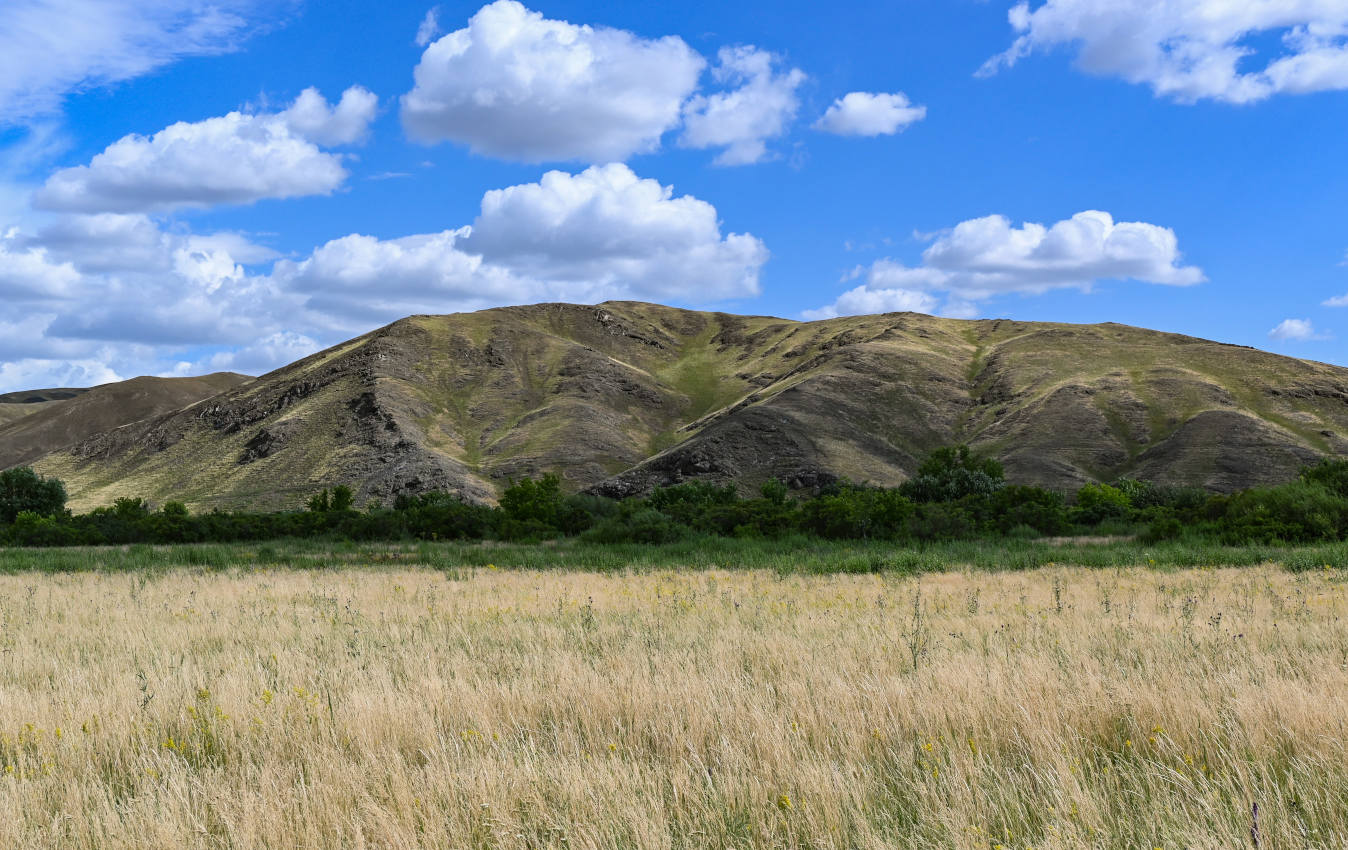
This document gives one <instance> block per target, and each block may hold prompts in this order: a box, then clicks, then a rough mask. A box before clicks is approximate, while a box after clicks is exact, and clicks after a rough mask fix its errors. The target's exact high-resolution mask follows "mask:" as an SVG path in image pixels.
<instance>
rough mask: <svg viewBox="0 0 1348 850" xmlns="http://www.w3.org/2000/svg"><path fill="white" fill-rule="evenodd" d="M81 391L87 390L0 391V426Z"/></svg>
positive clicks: (70, 397) (72, 396) (69, 397)
mask: <svg viewBox="0 0 1348 850" xmlns="http://www.w3.org/2000/svg"><path fill="white" fill-rule="evenodd" d="M83 392H87V391H86V390H82V389H72V388H68V387H67V388H62V389H49V390H24V391H22V392H14V393H0V428H3V427H4V426H6V425H8V424H9V423H11V422H14V421H16V420H19V419H22V418H23V417H25V416H28V415H29V414H33V413H37V412H38V411H39V410H42V409H43V408H45V407H50V406H51V405H53V404H58V403H60V402H62V401H67V400H69V399H72V398H74V397H75V396H77V395H79V394H80V393H83Z"/></svg>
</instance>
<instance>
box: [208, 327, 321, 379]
mask: <svg viewBox="0 0 1348 850" xmlns="http://www.w3.org/2000/svg"><path fill="white" fill-rule="evenodd" d="M322 347H323V346H321V345H320V344H319V343H318V342H317V341H315V340H312V339H310V338H309V337H307V336H305V335H304V334H297V333H292V332H289V331H282V332H278V333H274V334H272V335H270V336H268V337H265V338H263V339H261V340H259V341H257V342H256V343H253V344H252V345H247V346H244V347H243V348H239V349H235V350H233V351H221V352H218V353H216V354H213V355H211V356H210V357H209V358H205V359H203V360H200V361H198V362H196V363H193V364H189V367H188V369H187V370H186V373H187V374H192V375H199V374H202V373H203V372H240V373H242V374H244V375H262V374H265V373H267V372H270V371H272V370H273V369H276V368H279V367H281V366H286V365H289V364H291V363H294V362H295V361H296V360H301V359H303V358H305V357H308V356H309V355H310V354H313V353H314V352H316V351H319V350H320V349H322Z"/></svg>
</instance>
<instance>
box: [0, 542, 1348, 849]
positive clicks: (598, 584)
mask: <svg viewBox="0 0 1348 850" xmlns="http://www.w3.org/2000/svg"><path fill="white" fill-rule="evenodd" d="M1345 614H1348V590H1346V588H1345V583H1344V581H1343V579H1342V576H1341V575H1340V573H1339V571H1338V570H1335V569H1324V568H1323V567H1322V568H1320V569H1318V570H1307V571H1303V572H1299V573H1289V572H1286V571H1283V570H1280V569H1273V568H1269V567H1256V568H1248V569H1242V570H1235V569H1216V570H1174V571H1169V572H1158V571H1155V570H1148V569H1142V568H1125V569H1097V570H1083V569H1079V568H1070V569H1069V568H1045V569H1038V570H1032V571H1025V572H1000V573H986V572H950V573H939V574H929V575H923V576H906V575H904V574H902V573H897V572H887V573H881V574H878V575H871V574H864V575H833V576H816V575H782V574H780V573H778V572H773V571H763V570H739V571H724V570H709V571H698V572H675V571H665V570H656V569H652V570H648V571H644V572H640V573H629V572H622V571H614V572H608V573H603V574H598V573H589V572H581V571H532V570H510V569H499V568H495V565H492V566H484V567H464V568H459V569H455V570H452V571H448V572H446V571H436V570H429V569H421V568H413V569H409V568H405V567H402V566H400V565H398V564H396V563H394V564H392V565H389V564H384V565H382V566H380V567H379V568H378V569H369V568H359V567H353V568H345V569H338V570H328V571H320V570H311V571H296V570H250V571H242V570H233V569H214V570H207V569H176V570H168V571H144V570H142V571H130V572H125V573H106V572H103V573H91V572H84V573H69V574H52V575H47V574H42V573H36V572H28V573H17V574H13V575H6V576H0V665H3V666H2V667H0V671H2V672H0V847H22V848H29V847H35V848H46V847H50V848H58V847H59V848H131V847H138V848H139V847H203V848H204V847H237V848H253V847H275V848H282V847H284V848H310V847H314V848H317V847H324V848H329V847H331V848H338V847H343V848H345V847H390V848H391V847H400V848H409V847H428V848H429V847H436V848H440V847H480V848H486V847H503V848H526V847H557V848H566V847H573V848H580V847H603V848H618V847H643V848H644V847H657V848H659V847H668V848H676V847H677V848H685V847H686V848H703V847H763V848H768V847H821V848H851V847H864V848H887V847H913V848H917V847H924V848H925V847H958V848H992V847H996V846H998V845H1000V846H1002V847H1004V848H1027V847H1033V848H1053V847H1057V848H1068V847H1073V848H1075V847H1130V848H1131V847H1146V848H1151V847H1165V848H1219V847H1221V848H1230V847H1241V846H1250V844H1251V841H1252V836H1251V829H1252V828H1255V827H1256V820H1255V818H1254V816H1253V811H1254V806H1255V805H1256V804H1257V805H1258V811H1259V814H1258V818H1257V834H1258V835H1259V839H1260V841H1261V846H1263V847H1341V846H1344V845H1345V843H1348V752H1346V751H1345V750H1346V747H1345V741H1346V740H1348V737H1346V735H1348V730H1345V719H1346V718H1348V629H1346V628H1345V624H1344V621H1343V617H1344V616H1345Z"/></svg>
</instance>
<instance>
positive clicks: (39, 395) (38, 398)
mask: <svg viewBox="0 0 1348 850" xmlns="http://www.w3.org/2000/svg"><path fill="white" fill-rule="evenodd" d="M247 380H249V379H248V378H247V377H245V376H243V375H236V374H233V373H228V372H222V373H217V374H214V375H205V376H202V377H200V378H134V379H132V380H130V381H122V382H120V383H115V384H104V385H102V386H98V387H94V388H93V389H90V390H39V391H33V392H27V393H11V394H10V395H9V396H2V397H0V399H3V398H13V399H15V400H16V401H18V402H21V403H18V404H8V405H3V406H5V407H17V408H26V410H24V411H22V414H23V415H16V416H13V418H11V419H9V421H7V422H5V421H3V420H0V469H8V468H10V467H13V466H22V465H24V464H28V463H32V462H33V461H35V460H37V459H39V458H41V457H44V456H46V455H49V454H51V453H52V452H54V451H58V450H60V449H64V448H66V447H68V446H71V445H73V444H75V443H78V442H80V441H82V440H85V439H88V438H89V437H91V436H93V435H94V434H99V433H102V432H104V431H108V430H111V429H114V428H119V427H122V426H124V425H128V424H131V423H134V422H139V421H141V420H143V419H147V418H149V417H152V416H158V415H161V414H164V413H168V412H171V411H176V410H180V409H182V408H184V407H187V406H188V405H191V404H195V403H196V402H198V401H201V400H202V399H204V398H209V397H210V396H213V395H216V394H218V393H220V392H223V391H224V390H227V389H229V388H231V387H235V386H238V385H239V384H240V383H242V382H244V381H247Z"/></svg>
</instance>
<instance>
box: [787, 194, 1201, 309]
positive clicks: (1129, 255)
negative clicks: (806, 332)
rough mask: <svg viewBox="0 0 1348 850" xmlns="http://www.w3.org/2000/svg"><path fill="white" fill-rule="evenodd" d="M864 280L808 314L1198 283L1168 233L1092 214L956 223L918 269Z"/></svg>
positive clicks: (884, 269) (888, 267)
mask: <svg viewBox="0 0 1348 850" xmlns="http://www.w3.org/2000/svg"><path fill="white" fill-rule="evenodd" d="M863 275H864V277H865V279H866V280H865V283H864V284H862V286H860V287H857V288H856V289H853V290H851V291H850V292H847V293H844V295H843V296H841V297H840V298H839V299H838V300H837V301H836V302H834V303H833V304H831V305H829V306H827V307H823V308H820V310H815V311H811V313H810V315H813V316H816V317H821V316H825V315H840V314H843V313H854V312H860V310H861V308H863V307H866V306H867V305H870V304H876V303H911V304H920V303H924V302H922V301H921V299H920V298H919V296H920V295H923V294H928V293H943V294H945V296H946V298H947V304H946V312H952V313H957V314H963V315H967V314H969V313H970V312H972V309H973V308H972V306H971V305H972V304H973V303H974V302H977V301H982V300H985V299H987V298H990V297H993V296H995V295H998V294H1003V293H1011V292H1017V293H1022V294H1040V293H1043V292H1047V291H1049V290H1051V289H1063V288H1076V289H1081V290H1083V291H1089V289H1090V288H1091V286H1092V285H1093V284H1094V283H1095V282H1096V281H1100V280H1140V281H1145V282H1147V283H1158V284H1165V285H1170V286H1189V285H1192V284H1196V283H1200V282H1202V281H1203V280H1204V277H1203V272H1202V271H1201V270H1200V269H1199V268H1197V267H1195V266H1183V265H1180V253H1179V246H1178V241H1177V240H1176V238H1175V233H1174V231H1172V230H1170V229H1169V228H1165V227H1159V226H1157V225H1154V224H1147V223H1145V222H1115V221H1114V218H1113V216H1111V215H1110V214H1109V213H1106V212H1100V211H1098V210H1087V211H1085V212H1080V213H1077V214H1076V215H1074V216H1072V217H1071V218H1070V219H1067V220H1065V221H1059V222H1057V223H1056V224H1054V225H1053V226H1052V227H1045V226H1044V225H1042V224H1035V223H1031V222H1027V223H1025V224H1023V225H1021V226H1020V227H1018V228H1017V227H1013V226H1012V224H1011V222H1010V221H1009V220H1008V219H1006V218H1005V217H1004V216H1000V215H992V216H987V217H985V218H975V219H970V220H969V221H964V222H961V223H960V224H958V225H956V226H955V227H954V228H953V229H952V230H950V231H948V232H946V233H944V234H942V235H940V236H938V237H937V239H936V240H935V241H934V242H933V243H932V244H931V245H930V246H929V247H928V248H927V249H926V250H925V251H924V252H923V254H922V264H921V265H920V266H916V267H910V266H906V265H904V264H902V263H899V262H896V261H894V260H892V259H882V260H878V261H876V262H875V263H873V264H872V265H871V266H870V268H869V269H859V270H857V272H855V273H854V276H863Z"/></svg>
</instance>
